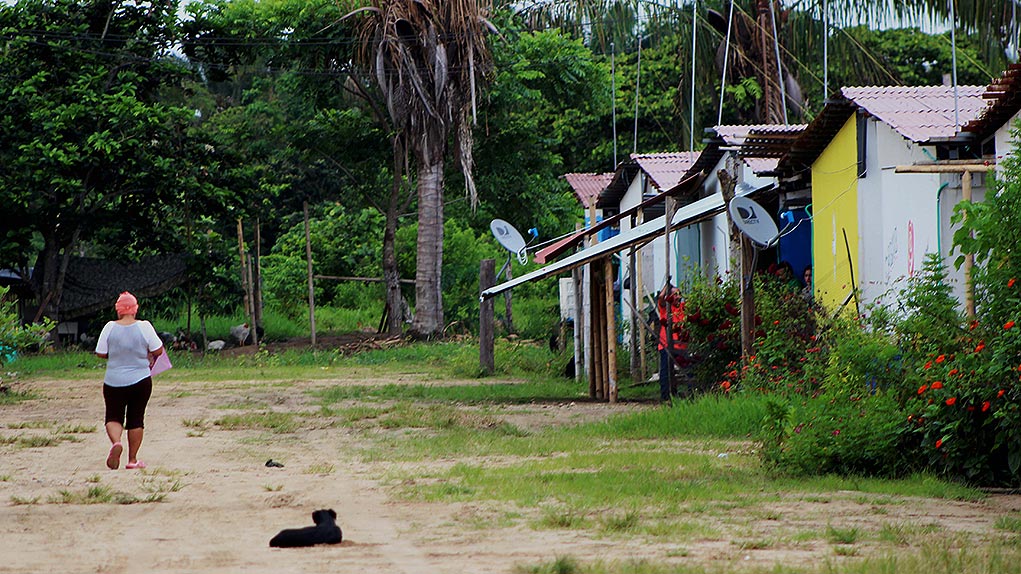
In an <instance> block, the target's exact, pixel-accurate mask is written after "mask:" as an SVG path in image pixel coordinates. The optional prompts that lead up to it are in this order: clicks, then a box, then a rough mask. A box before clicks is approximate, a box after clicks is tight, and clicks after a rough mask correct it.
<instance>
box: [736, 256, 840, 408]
mask: <svg viewBox="0 0 1021 574" xmlns="http://www.w3.org/2000/svg"><path fill="white" fill-rule="evenodd" d="M755 314H756V316H755V323H756V332H755V355H753V356H752V357H748V360H747V361H745V363H744V365H743V367H742V370H741V384H742V386H743V387H744V388H745V389H756V390H760V391H770V392H780V393H785V394H786V393H793V394H798V395H800V394H806V393H812V392H815V390H816V389H817V387H818V379H817V378H816V377H815V376H813V374H812V369H810V368H808V369H806V367H808V366H809V364H810V363H818V362H820V361H823V360H825V359H824V354H820V352H822V351H823V350H824V349H823V347H822V346H820V345H819V344H818V342H817V340H816V339H817V338H816V335H815V331H816V324H817V323H818V317H817V310H816V308H815V307H814V306H813V305H812V304H811V302H810V301H809V300H808V299H806V298H805V297H804V296H802V294H801V292H800V291H798V290H795V289H793V288H792V287H791V286H790V285H789V284H787V283H785V282H783V281H779V280H777V279H776V278H775V277H773V276H771V275H768V274H767V275H757V276H756V277H755Z"/></svg>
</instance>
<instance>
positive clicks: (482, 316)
mask: <svg viewBox="0 0 1021 574" xmlns="http://www.w3.org/2000/svg"><path fill="white" fill-rule="evenodd" d="M493 285H496V260H495V259H483V260H482V263H481V264H480V265H479V293H481V292H483V291H485V290H486V289H489V288H490V287H492V286H493ZM493 307H494V305H493V299H492V298H489V299H486V300H485V301H482V302H481V304H480V305H479V366H480V367H481V368H482V372H484V373H485V374H487V375H491V374H493V372H494V371H495V370H496V358H495V354H494V350H493V346H494V338H495V337H494V327H493V320H494V318H493V315H494V313H493Z"/></svg>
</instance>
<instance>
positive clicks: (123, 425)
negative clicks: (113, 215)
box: [96, 291, 163, 470]
mask: <svg viewBox="0 0 1021 574" xmlns="http://www.w3.org/2000/svg"><path fill="white" fill-rule="evenodd" d="M114 307H115V308H116V309H117V320H116V321H110V322H109V323H107V324H106V326H104V327H103V331H102V332H101V333H100V334H99V340H98V341H97V342H96V355H97V356H99V358H101V359H107V364H106V376H105V378H104V379H103V400H104V402H105V403H106V434H107V436H108V437H110V442H111V443H112V446H111V447H110V453H109V454H108V455H107V457H106V466H107V467H109V468H110V469H111V470H113V469H116V468H118V467H119V466H120V464H121V454H122V453H123V452H124V444H123V443H122V442H121V436H122V434H123V432H124V431H125V430H127V431H128V463H127V464H126V465H124V468H145V463H144V462H142V461H140V460H138V449H139V447H141V446H142V435H143V432H144V427H145V421H144V419H145V406H146V404H148V402H149V396H150V395H151V394H152V377H151V375H150V368H152V365H153V363H154V362H155V361H156V357H158V356H160V354H161V353H163V341H161V340H160V338H159V336H158V335H156V330H155V329H153V327H152V324H151V323H149V322H148V321H139V320H137V319H135V315H136V314H137V313H138V300H137V299H135V296H134V295H132V294H131V293H128V292H127V291H125V292H124V293H121V295H120V297H118V298H117V304H116V305H115V306H114Z"/></svg>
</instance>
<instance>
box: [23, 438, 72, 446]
mask: <svg viewBox="0 0 1021 574" xmlns="http://www.w3.org/2000/svg"><path fill="white" fill-rule="evenodd" d="M63 440H65V438H64V437H61V436H23V437H18V442H17V445H18V447H19V448H43V447H47V446H57V445H58V444H60V443H61V441H63Z"/></svg>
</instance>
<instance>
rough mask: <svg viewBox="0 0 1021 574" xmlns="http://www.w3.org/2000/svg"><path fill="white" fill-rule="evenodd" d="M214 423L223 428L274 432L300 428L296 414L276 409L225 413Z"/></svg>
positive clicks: (290, 431) (292, 430)
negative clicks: (276, 410)
mask: <svg viewBox="0 0 1021 574" xmlns="http://www.w3.org/2000/svg"><path fill="white" fill-rule="evenodd" d="M213 424H214V425H216V426H217V427H219V428H221V429H223V430H266V431H270V432H274V433H292V432H294V431H296V430H298V421H297V420H296V415H295V414H293V413H286V412H275V411H263V412H257V413H244V414H232V415H225V416H223V417H220V418H219V419H217V420H215V421H213Z"/></svg>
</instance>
